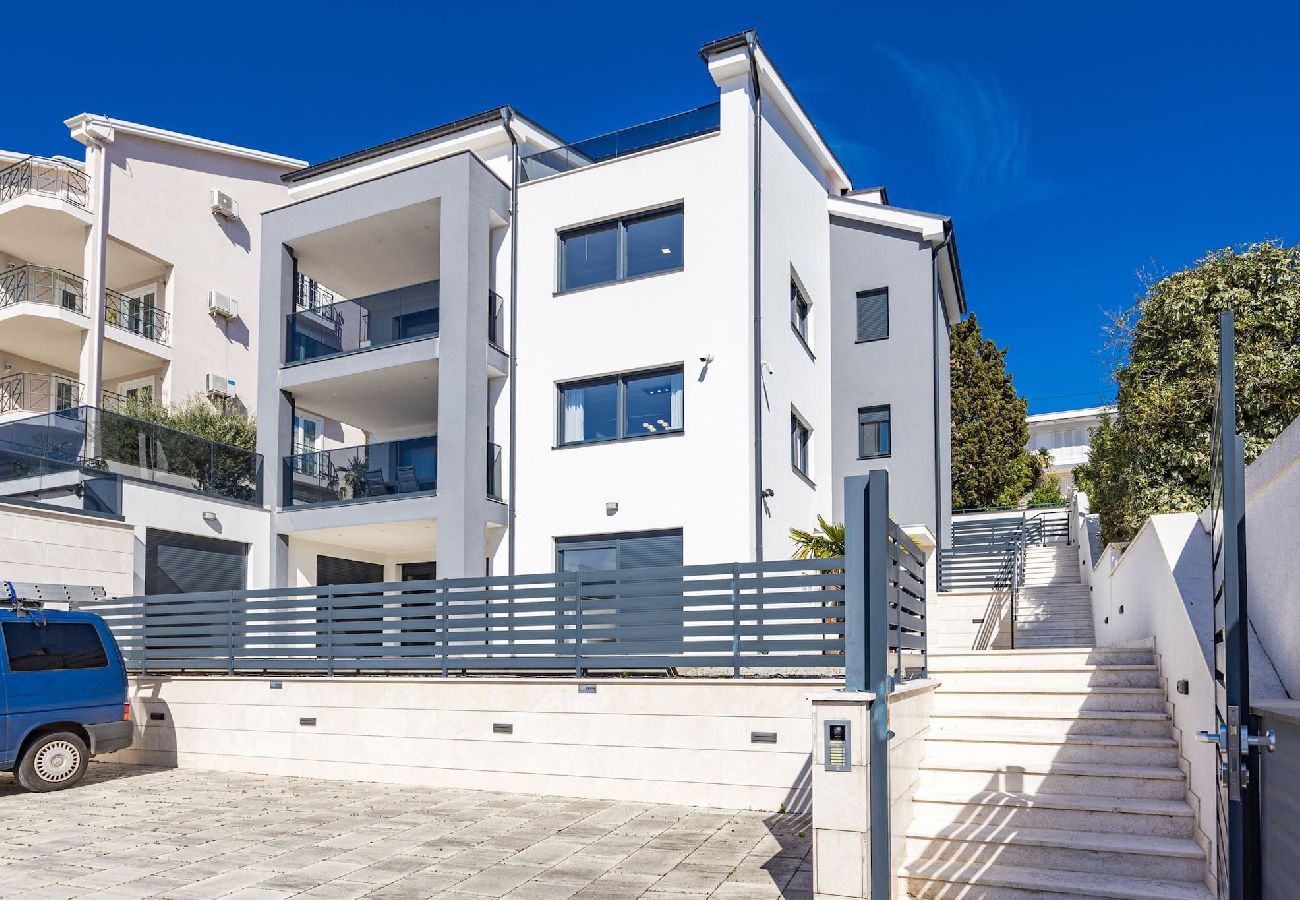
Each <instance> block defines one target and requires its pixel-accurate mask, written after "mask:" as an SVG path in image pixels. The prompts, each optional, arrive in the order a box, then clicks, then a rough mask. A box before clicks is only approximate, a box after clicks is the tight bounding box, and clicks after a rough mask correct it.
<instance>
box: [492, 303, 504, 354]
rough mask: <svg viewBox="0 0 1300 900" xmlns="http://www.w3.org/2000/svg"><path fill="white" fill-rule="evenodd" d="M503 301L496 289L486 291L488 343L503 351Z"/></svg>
mask: <svg viewBox="0 0 1300 900" xmlns="http://www.w3.org/2000/svg"><path fill="white" fill-rule="evenodd" d="M505 326H506V323H505V301H503V300H502V299H501V296H500V295H499V294H498V293H497V292H496V291H488V343H489V344H491V345H492V346H493V347H496V348H497V349H498V350H501V351H502V352H504V351H505V346H506V345H505V333H506V332H505Z"/></svg>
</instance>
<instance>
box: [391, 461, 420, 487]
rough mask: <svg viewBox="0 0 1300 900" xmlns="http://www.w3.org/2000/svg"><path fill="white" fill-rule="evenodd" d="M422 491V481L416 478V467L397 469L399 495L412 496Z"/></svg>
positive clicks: (399, 467) (400, 467)
mask: <svg viewBox="0 0 1300 900" xmlns="http://www.w3.org/2000/svg"><path fill="white" fill-rule="evenodd" d="M419 489H420V479H418V478H416V477H415V466H398V467H397V493H399V494H411V493H414V492H416V491H418V490H419Z"/></svg>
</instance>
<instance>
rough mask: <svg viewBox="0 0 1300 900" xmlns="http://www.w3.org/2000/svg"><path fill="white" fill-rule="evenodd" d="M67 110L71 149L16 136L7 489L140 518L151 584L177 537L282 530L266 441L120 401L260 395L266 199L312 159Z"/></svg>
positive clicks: (4, 445)
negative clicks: (167, 422) (197, 434)
mask: <svg viewBox="0 0 1300 900" xmlns="http://www.w3.org/2000/svg"><path fill="white" fill-rule="evenodd" d="M66 124H67V126H68V128H69V134H70V138H71V140H70V141H69V155H68V156H60V157H56V158H44V157H40V156H32V155H26V154H22V153H12V152H6V153H2V154H0V491H2V492H3V493H5V494H8V495H17V496H18V497H20V498H24V497H25V498H27V499H29V500H33V501H38V502H49V503H55V504H57V505H75V506H85V507H86V508H87V509H88V510H92V511H100V512H107V513H108V514H109V515H111V516H113V517H119V518H125V519H127V520H128V521H129V522H131V523H132V524H133V525H135V526H136V527H135V533H136V538H137V540H136V552H135V557H136V559H135V565H134V569H135V572H136V578H135V585H136V589H137V590H141V591H143V590H144V589H145V588H146V581H145V577H144V576H145V573H146V571H148V569H149V566H150V560H154V561H155V563H156V560H157V558H158V557H159V555H160V554H161V555H162V556H163V557H164V559H165V558H166V557H167V555H168V553H169V552H170V550H169V549H168V548H169V547H172V546H189V545H191V544H195V543H196V542H197V544H198V545H202V543H203V542H204V541H206V540H209V539H213V538H217V537H219V536H220V535H221V533H222V532H223V531H224V532H225V533H226V536H227V537H228V536H229V535H230V533H231V532H232V531H236V532H240V534H239V536H240V538H241V539H242V541H243V542H244V543H243V545H242V546H244V547H245V549H243V550H241V551H240V552H241V553H242V554H247V553H249V552H250V551H251V552H253V553H256V552H258V551H257V550H256V547H257V546H259V545H263V544H264V543H265V540H264V536H265V531H266V526H265V523H266V516H265V514H264V513H261V512H260V511H259V510H258V509H257V508H256V503H255V500H256V478H257V472H256V468H257V467H256V462H255V455H254V454H239V453H237V452H235V451H232V450H230V449H229V448H226V449H217V448H214V447H212V446H211V445H210V444H209V443H208V442H204V441H200V440H197V439H193V438H189V437H187V436H184V435H175V434H165V433H163V431H162V430H158V429H152V430H151V429H147V428H143V427H139V428H125V427H124V426H125V424H126V420H124V419H122V418H121V417H119V416H117V415H116V414H114V413H113V412H112V410H118V409H121V407H122V401H123V400H126V399H131V398H136V399H143V398H145V397H151V398H153V399H155V400H160V401H162V402H166V403H179V402H182V401H184V400H185V399H186V398H188V397H190V396H191V395H194V394H207V393H211V394H214V395H220V396H221V397H222V398H223V402H228V403H233V404H237V405H242V406H244V407H247V408H250V409H251V408H252V406H253V404H254V401H255V396H256V390H255V385H256V383H257V367H258V342H259V335H258V330H257V329H258V319H257V315H256V311H257V306H258V303H257V300H258V298H257V286H258V278H259V241H260V229H261V213H262V212H263V211H264V210H266V209H269V208H271V207H275V206H280V205H283V204H284V202H285V201H286V199H287V196H288V192H287V190H286V188H285V186H284V184H283V183H282V182H281V180H280V176H282V175H284V174H285V173H287V172H290V171H293V170H295V169H298V168H301V167H302V166H303V165H304V164H305V163H303V162H302V161H301V160H297V159H291V158H288V157H283V156H277V155H274V154H270V153H264V152H261V151H257V150H249V149H246V148H242V147H235V146H231V145H228V144H223V143H219V142H216V141H211V140H207V139H204V138H198V137H193V136H190V135H185V134H178V133H175V132H170V131H164V130H161V129H158V128H153V127H149V126H145V125H139V124H136V123H132V122H125V121H120V120H117V119H112V118H108V117H106V116H99V115H90V114H83V115H78V116H74V117H73V118H71V119H68V120H67V122H66ZM79 145H80V146H79ZM73 148H76V150H79V151H81V152H80V154H76V153H75V151H74V149H73ZM128 431H129V432H130V433H129V434H127V432H128ZM204 459H206V461H207V462H206V466H207V467H208V468H216V469H221V470H223V471H227V472H228V470H230V469H231V468H237V469H240V470H241V474H240V475H239V476H237V477H235V476H230V475H227V478H226V480H227V481H238V482H239V489H238V490H237V491H222V490H220V489H215V488H216V486H215V485H213V484H212V483H211V482H212V481H213V479H212V478H211V477H210V476H208V477H205V476H203V475H200V474H198V470H199V469H200V468H203V466H204V464H203V463H202V460H204ZM119 475H120V476H124V477H118V476H119ZM231 495H233V496H231ZM214 546H218V545H214ZM219 546H222V547H224V546H225V545H219ZM49 552H51V553H56V552H71V551H68V550H67V549H66V548H63V549H62V550H60V548H56V547H54V546H51V548H50V551H49ZM88 552H92V551H88ZM51 562H52V563H53V562H54V561H53V560H52V561H51ZM60 567H61V566H56V567H55V568H60ZM148 586H149V587H165V585H156V584H150V585H148ZM241 586H242V585H241Z"/></svg>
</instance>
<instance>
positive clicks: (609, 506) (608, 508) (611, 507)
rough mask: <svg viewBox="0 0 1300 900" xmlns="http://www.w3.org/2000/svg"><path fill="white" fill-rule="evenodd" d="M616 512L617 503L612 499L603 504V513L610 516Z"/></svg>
mask: <svg viewBox="0 0 1300 900" xmlns="http://www.w3.org/2000/svg"><path fill="white" fill-rule="evenodd" d="M616 512H618V504H617V503H615V502H614V501H613V500H610V501H609V502H608V503H606V504H605V515H607V516H612V515H614V514H615V513H616Z"/></svg>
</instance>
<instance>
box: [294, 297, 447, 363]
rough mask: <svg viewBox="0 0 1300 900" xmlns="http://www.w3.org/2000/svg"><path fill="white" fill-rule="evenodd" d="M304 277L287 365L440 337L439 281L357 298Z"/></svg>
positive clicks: (296, 302) (296, 309)
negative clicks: (346, 297)
mask: <svg viewBox="0 0 1300 900" xmlns="http://www.w3.org/2000/svg"><path fill="white" fill-rule="evenodd" d="M333 296H334V295H333V294H332V293H331V292H330V291H329V290H328V289H325V288H322V287H321V286H320V285H318V284H317V283H316V282H314V281H312V280H311V279H304V278H301V277H300V278H299V280H298V284H297V288H296V291H295V297H294V311H293V312H291V313H289V315H288V321H287V328H286V331H285V334H286V335H287V342H286V343H287V346H286V348H285V363H286V364H287V363H298V362H306V361H308V360H313V359H322V358H325V357H330V356H338V355H341V354H345V353H355V352H357V351H359V350H368V349H371V348H373V347H382V346H385V345H387V344H395V343H398V342H400V341H410V340H416V339H418V338H428V337H437V336H438V282H436V281H430V282H425V283H423V284H413V285H409V286H407V287H401V288H397V289H395V290H390V291H384V292H382V293H378V294H373V295H371V296H369V297H362V298H360V299H356V300H337V301H335V302H321V301H323V300H326V299H332V298H333Z"/></svg>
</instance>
